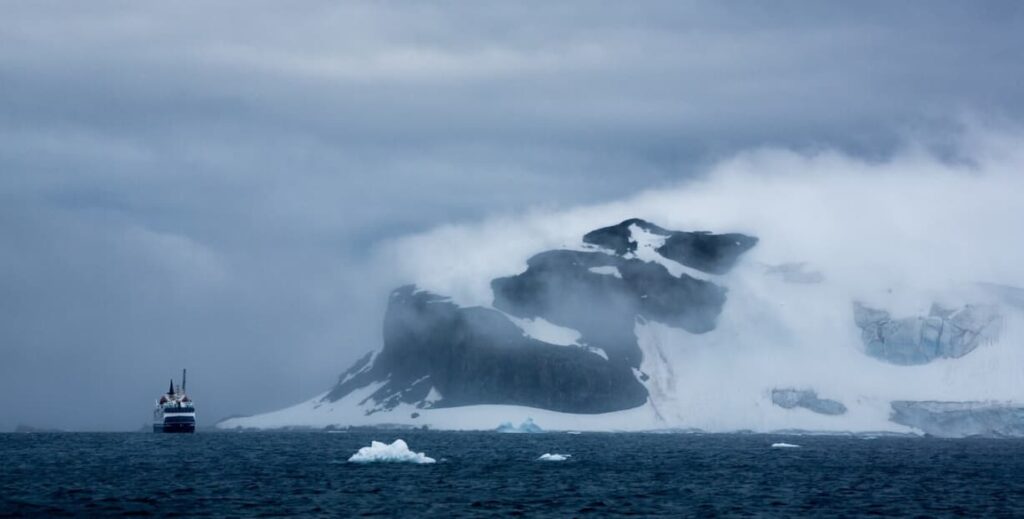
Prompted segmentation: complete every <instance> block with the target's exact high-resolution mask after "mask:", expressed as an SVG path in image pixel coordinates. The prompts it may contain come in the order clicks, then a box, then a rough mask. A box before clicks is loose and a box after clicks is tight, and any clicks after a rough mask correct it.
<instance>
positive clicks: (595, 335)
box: [321, 220, 757, 414]
mask: <svg viewBox="0 0 1024 519" xmlns="http://www.w3.org/2000/svg"><path fill="white" fill-rule="evenodd" d="M633 224H636V225H639V226H641V227H642V228H643V229H645V230H647V231H648V232H654V233H658V234H661V235H663V236H666V241H665V243H664V245H663V246H662V247H661V248H660V249H659V251H660V250H661V249H664V251H665V252H662V254H673V255H675V256H677V257H680V258H683V259H684V260H685V263H686V264H689V265H691V266H694V267H695V268H704V269H706V270H708V271H714V272H721V271H724V270H727V269H728V268H729V267H731V266H732V263H733V262H735V259H736V256H738V255H739V254H740V253H741V252H742V251H744V250H746V249H748V248H750V247H751V246H753V244H754V243H756V241H757V240H756V238H749V237H746V236H742V235H720V236H719V235H710V234H707V233H677V232H674V231H667V230H665V229H662V228H660V227H658V226H656V225H653V224H650V223H647V222H644V221H643V220H627V221H626V222H623V224H620V225H619V226H615V227H613V228H606V229H600V230H598V231H594V232H592V233H589V234H587V238H586V240H587V241H588V242H590V243H595V244H600V245H602V246H605V247H608V248H611V249H613V250H616V251H617V252H619V255H613V254H605V253H604V252H578V251H567V250H556V251H548V252H544V253H541V254H538V255H536V256H534V257H533V258H531V259H530V260H529V262H528V265H527V269H526V271H525V272H523V273H521V274H518V275H515V276H511V277H506V278H499V279H495V280H493V281H492V283H491V287H492V289H493V291H494V298H495V302H494V306H495V307H496V308H498V309H500V310H501V311H497V310H491V309H486V308H479V307H478V308H461V307H459V306H457V305H455V304H453V303H451V302H450V301H448V300H447V299H446V298H444V297H441V296H438V295H434V294H430V293H427V292H423V291H417V290H416V289H415V288H414V287H412V286H406V287H402V288H399V289H397V290H395V291H394V292H393V293H392V294H391V299H390V302H389V304H388V309H387V312H386V315H385V317H384V330H383V331H384V346H383V348H382V349H381V350H380V352H379V353H377V354H376V356H373V355H367V356H366V357H364V358H362V359H360V360H359V361H358V362H356V364H355V365H353V366H352V367H351V368H350V369H349V370H348V371H346V372H345V373H344V374H343V375H342V376H341V379H340V380H339V381H338V384H337V385H336V386H335V387H334V388H333V389H332V390H331V391H330V392H329V393H328V395H327V396H326V397H324V403H326V402H333V401H337V400H338V399H340V398H342V397H345V396H347V395H350V394H352V392H353V391H355V390H357V389H362V388H367V387H370V386H371V385H373V386H372V387H375V388H376V389H374V390H373V393H372V394H370V395H369V396H367V397H365V398H364V399H363V401H361V402H359V405H360V406H361V407H362V408H363V409H365V410H366V412H367V413H371V414H372V413H374V412H378V411H382V410H390V409H394V408H395V407H396V406H398V405H399V404H403V403H405V404H410V405H414V406H416V407H419V408H436V407H451V406H462V405H472V404H509V405H523V406H532V407H538V408H543V409H550V410H554V411H564V412H572V413H602V412H610V411H618V410H623V409H629V408H632V407H636V406H639V405H642V404H643V403H644V402H646V400H647V396H648V395H647V390H646V388H645V387H644V386H643V384H642V382H641V381H642V380H646V379H647V375H645V374H643V373H639V372H638V371H636V369H637V368H639V366H640V363H641V360H642V354H641V352H640V348H639V346H638V345H637V339H636V335H635V333H634V328H635V326H636V322H637V319H638V318H641V317H642V318H644V319H646V320H651V321H658V322H661V323H664V324H667V325H669V326H675V327H678V328H682V329H684V330H687V331H690V332H692V333H704V332H707V331H710V330H712V329H713V328H714V327H715V321H716V319H717V318H718V315H719V314H720V313H721V311H722V306H723V304H724V303H725V289H724V288H722V287H719V286H718V285H716V284H714V283H711V282H708V281H703V280H699V279H695V278H693V277H691V276H687V275H683V276H680V277H676V276H673V275H672V274H671V273H670V272H669V271H668V270H667V269H666V268H665V267H664V266H662V265H660V264H657V263H648V262H645V261H641V260H639V259H636V258H627V257H624V255H625V254H626V253H627V252H629V250H631V249H630V247H633V249H635V247H636V242H635V240H632V239H631V237H630V232H631V231H630V225H633ZM623 233H625V234H623ZM673 240H674V241H673ZM600 267H605V269H606V270H608V271H610V272H611V273H612V274H607V273H602V272H601V271H600ZM612 267H614V270H612V269H611V268H612ZM590 269H597V271H591V270H590ZM502 311H504V312H507V313H508V314H511V315H514V316H518V317H523V318H537V317H541V318H544V319H546V320H548V321H550V322H551V323H554V324H556V325H560V326H565V327H569V328H572V329H575V330H577V331H579V332H580V335H581V337H580V342H581V343H582V345H583V346H584V347H582V348H581V347H566V346H558V345H553V344H548V343H546V342H542V341H539V340H536V339H533V338H530V337H528V336H526V335H524V333H523V331H522V330H521V329H520V328H518V327H517V326H516V325H515V324H514V323H513V322H512V321H511V320H510V319H509V318H508V317H507V316H506V314H505V313H502ZM594 348H599V349H600V350H602V351H603V352H604V353H605V355H606V356H607V359H605V358H603V357H602V356H600V355H595V354H593V353H592V352H591V351H593V349H594ZM638 379H639V380H638ZM432 391H434V393H432ZM321 405H323V403H322V404H321Z"/></svg>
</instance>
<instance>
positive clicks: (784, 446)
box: [772, 442, 800, 449]
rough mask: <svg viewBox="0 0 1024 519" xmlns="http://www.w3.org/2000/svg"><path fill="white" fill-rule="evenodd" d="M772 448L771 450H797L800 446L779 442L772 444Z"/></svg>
mask: <svg viewBox="0 0 1024 519" xmlns="http://www.w3.org/2000/svg"><path fill="white" fill-rule="evenodd" d="M772 448H773V449H799V448H800V446H799V445H796V444H795V443H782V442H779V443H773V444H772Z"/></svg>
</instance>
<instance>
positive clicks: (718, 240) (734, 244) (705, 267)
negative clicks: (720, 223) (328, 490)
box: [583, 218, 757, 274]
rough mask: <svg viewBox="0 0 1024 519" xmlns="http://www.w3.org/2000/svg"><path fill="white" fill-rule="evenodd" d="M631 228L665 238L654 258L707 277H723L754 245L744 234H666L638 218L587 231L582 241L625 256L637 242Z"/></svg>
mask: <svg viewBox="0 0 1024 519" xmlns="http://www.w3.org/2000/svg"><path fill="white" fill-rule="evenodd" d="M634 226H635V227H636V228H639V229H642V230H644V231H647V232H648V233H651V234H655V235H658V236H664V237H665V242H664V243H663V244H662V245H661V246H660V247H658V248H657V249H656V252H657V253H658V254H661V255H662V256H664V257H666V258H668V259H670V260H673V261H676V262H678V263H680V264H682V265H686V266H687V267H690V268H694V269H697V270H700V271H702V272H707V273H710V274H725V273H726V272H728V271H729V270H730V269H732V267H733V265H735V264H736V260H737V259H739V257H740V255H741V254H743V253H744V252H746V251H748V250H750V249H751V248H752V247H753V246H754V245H757V238H755V237H753V236H747V235H745V234H736V233H730V234H711V233H709V232H707V231H697V232H683V231H669V230H666V229H664V228H661V227H658V226H657V225H654V224H652V223H650V222H647V221H644V220H641V219H639V218H632V219H629V220H626V221H624V222H622V223H620V224H618V225H613V226H610V227H604V228H601V229H597V230H596V231H591V232H589V233H587V234H586V235H585V236H584V237H583V241H584V243H589V244H592V245H597V246H600V247H604V248H607V249H611V250H614V251H615V253H616V254H619V255H625V254H627V253H630V252H635V251H636V247H637V241H636V239H635V238H634V237H633V231H632V229H631V228H633V227H634Z"/></svg>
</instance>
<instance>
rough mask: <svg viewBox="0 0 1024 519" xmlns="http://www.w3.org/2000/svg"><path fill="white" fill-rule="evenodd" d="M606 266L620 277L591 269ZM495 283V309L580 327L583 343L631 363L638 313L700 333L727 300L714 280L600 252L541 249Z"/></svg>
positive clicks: (636, 360) (635, 357)
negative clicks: (518, 271)
mask: <svg viewBox="0 0 1024 519" xmlns="http://www.w3.org/2000/svg"><path fill="white" fill-rule="evenodd" d="M603 266H614V267H616V268H617V269H618V271H619V273H620V276H621V277H617V276H608V275H602V274H595V273H594V272H591V271H590V269H591V268H594V267H603ZM491 288H492V290H493V291H494V306H495V308H499V309H501V310H504V311H506V312H508V313H510V314H512V315H515V316H518V317H524V318H534V317H542V318H544V319H546V320H548V321H550V322H552V323H554V324H557V325H560V326H566V327H569V328H573V329H575V330H578V331H579V332H580V334H581V341H582V342H584V343H585V344H587V345H590V346H595V347H599V348H601V349H603V350H604V351H605V352H606V353H607V354H608V359H609V360H610V361H612V362H616V363H625V364H626V365H628V366H631V367H639V366H640V361H641V360H642V359H641V355H640V348H639V346H638V345H637V343H636V336H635V334H634V333H633V329H634V327H635V324H636V318H637V317H638V316H642V317H644V318H646V319H648V320H653V321H658V322H662V323H665V324H668V325H670V326H675V327H678V328H683V329H685V330H687V331H690V332H693V333H703V332H707V331H710V330H712V329H714V327H715V320H716V319H717V317H718V314H719V313H721V311H722V305H723V304H724V303H725V289H724V288H722V287H719V286H717V285H715V284H714V283H710V282H707V281H703V280H699V279H695V278H692V277H690V276H687V275H683V276H682V277H678V278H677V277H675V276H673V275H672V274H671V273H669V271H668V270H667V269H666V268H665V267H663V266H661V265H659V264H657V263H648V262H644V261H640V260H637V259H625V258H622V257H620V256H612V255H609V254H604V253H600V252H578V251H568V250H557V251H548V252H544V253H541V254H538V255H536V256H534V257H532V258H530V260H529V261H528V262H527V269H526V271H525V272H523V273H522V274H518V275H516V276H511V277H506V278H498V279H495V280H494V281H492V282H491Z"/></svg>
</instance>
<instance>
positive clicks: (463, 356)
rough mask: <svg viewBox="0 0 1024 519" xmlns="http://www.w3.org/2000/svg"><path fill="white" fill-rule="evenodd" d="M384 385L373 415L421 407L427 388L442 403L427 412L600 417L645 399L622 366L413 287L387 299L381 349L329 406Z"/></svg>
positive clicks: (491, 312) (495, 314)
mask: <svg viewBox="0 0 1024 519" xmlns="http://www.w3.org/2000/svg"><path fill="white" fill-rule="evenodd" d="M384 381H386V382H385V383H384V385H383V386H382V387H381V388H380V389H378V390H377V391H376V392H375V393H374V394H373V395H371V396H370V397H369V400H370V401H372V402H374V403H375V405H374V406H373V407H372V408H371V412H372V411H374V410H384V409H391V408H394V407H395V406H396V405H398V404H399V403H403V402H404V403H410V404H414V403H416V404H420V403H423V401H424V399H425V398H426V397H427V394H428V393H429V391H430V389H431V388H432V387H433V388H436V389H437V391H438V392H439V393H440V394H441V395H442V398H441V400H439V401H437V402H435V403H433V404H432V407H451V406H461V405H472V404H509V405H524V406H531V407H540V408H544V409H551V410H555V411H565V412H573V413H602V412H609V411H617V410H622V409H629V408H632V407H636V406H638V405H641V404H643V403H644V402H645V401H646V399H647V391H646V389H644V387H643V385H641V384H640V383H639V382H638V381H637V380H636V378H635V377H634V376H633V374H632V372H631V370H630V369H629V368H628V367H626V366H621V365H616V364H613V363H611V362H609V361H606V360H604V359H602V358H600V357H598V356H596V355H593V354H592V353H589V352H587V351H586V350H584V349H582V348H570V347H564V346H555V345H551V344H547V343H544V342H541V341H538V340H534V339H531V338H528V337H525V336H524V335H523V333H522V331H521V330H520V329H519V328H517V327H516V326H515V325H514V324H513V323H512V322H511V321H510V320H509V319H508V318H507V317H506V316H505V315H503V314H502V313H501V312H497V311H494V310H489V309H485V308H459V307H458V306H456V305H454V304H452V303H450V302H448V301H447V300H446V299H444V298H441V297H439V296H436V295H433V294H430V293H427V292H417V291H415V289H414V287H411V286H409V287H402V288H400V289H398V290H396V291H395V292H394V293H393V294H392V297H391V301H390V304H389V306H388V310H387V313H386V315H385V318H384V348H383V349H382V350H381V352H380V354H379V355H378V356H377V357H376V358H375V359H374V361H373V364H372V367H370V368H369V369H366V370H365V371H361V372H357V374H356V375H354V376H353V377H351V378H350V379H349V381H348V382H347V383H343V384H339V386H338V387H336V388H335V390H334V391H332V392H331V394H330V395H328V397H327V399H329V400H337V399H338V398H341V397H342V396H345V395H346V394H348V393H350V392H351V391H352V390H353V389H355V388H357V387H363V386H365V385H367V384H369V383H372V382H384Z"/></svg>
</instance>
